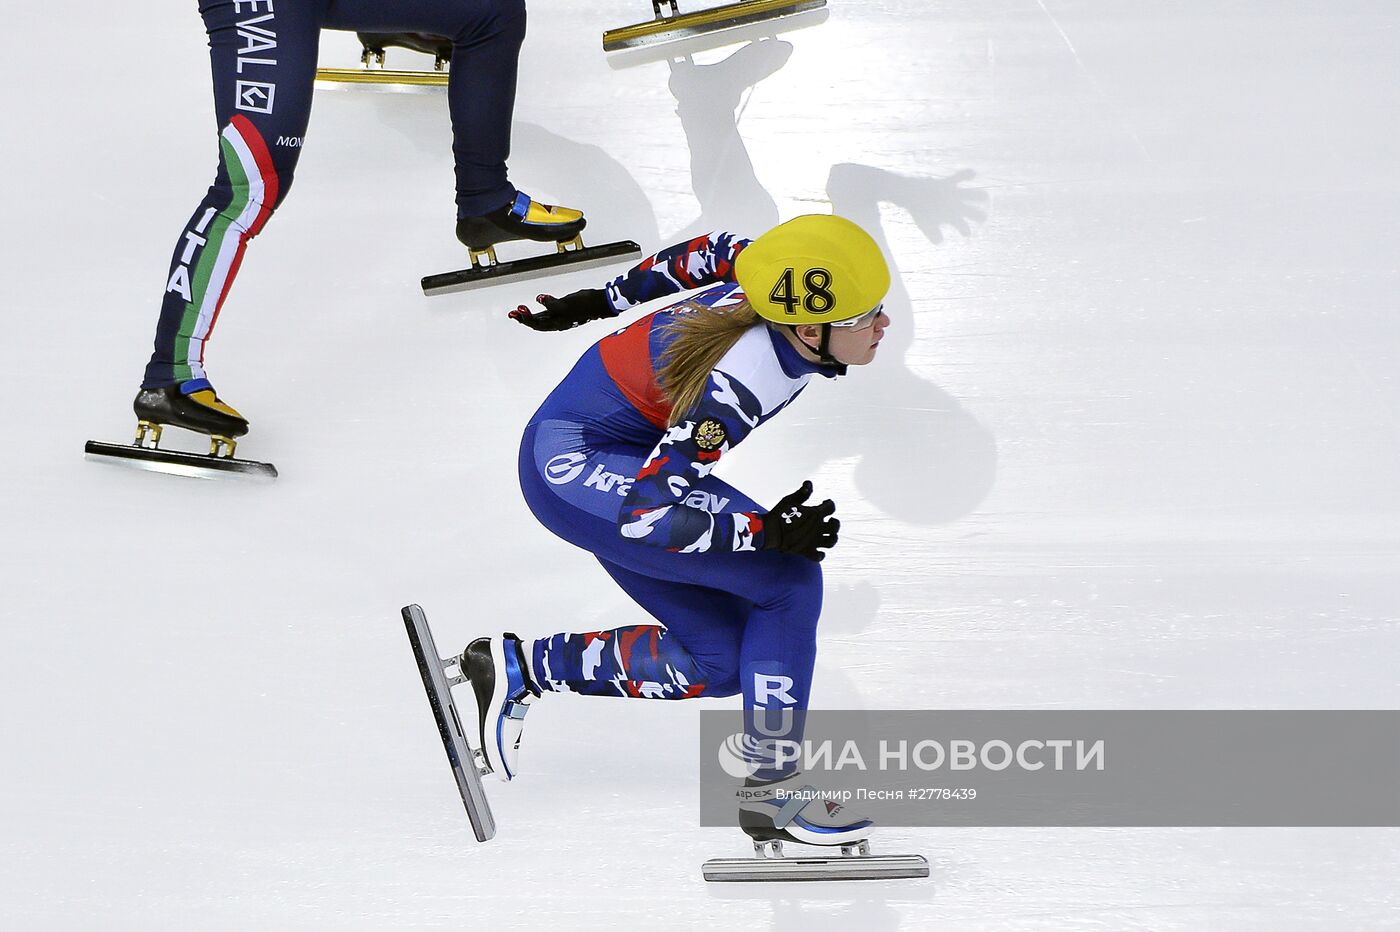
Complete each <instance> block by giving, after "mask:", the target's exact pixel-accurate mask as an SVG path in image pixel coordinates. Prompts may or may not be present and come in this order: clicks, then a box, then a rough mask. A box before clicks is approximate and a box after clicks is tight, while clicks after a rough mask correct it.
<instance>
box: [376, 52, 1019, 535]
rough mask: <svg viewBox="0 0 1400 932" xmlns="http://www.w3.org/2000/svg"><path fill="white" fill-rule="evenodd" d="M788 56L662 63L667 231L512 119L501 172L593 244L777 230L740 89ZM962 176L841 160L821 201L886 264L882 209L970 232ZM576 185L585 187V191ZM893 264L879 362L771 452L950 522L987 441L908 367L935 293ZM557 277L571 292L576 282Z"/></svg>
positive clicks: (977, 493) (931, 228) (418, 125)
mask: <svg viewBox="0 0 1400 932" xmlns="http://www.w3.org/2000/svg"><path fill="white" fill-rule="evenodd" d="M792 52H793V46H792V44H791V43H789V42H786V41H783V40H780V39H777V38H762V39H759V40H757V41H753V42H750V43H748V44H746V45H743V46H741V47H739V48H738V49H736V50H734V51H733V52H731V53H730V54H729V55H727V56H726V57H724V58H723V59H720V60H719V61H716V62H713V63H710V64H696V63H695V62H694V61H693V60H691V59H689V58H684V59H678V60H671V61H669V62H668V63H667V67H668V68H669V70H670V80H669V83H668V87H669V89H670V91H671V94H672V96H673V97H674V98H675V102H676V114H677V115H678V117H679V119H680V122H681V129H682V131H683V133H684V135H685V138H686V142H687V145H688V147H689V152H690V167H691V184H692V188H693V190H694V193H695V197H696V200H697V201H698V203H699V206H700V213H699V216H698V217H697V219H696V220H695V221H693V222H692V223H690V224H687V225H686V226H685V227H684V228H682V229H681V230H679V231H677V232H675V233H673V234H670V235H666V236H662V235H660V231H659V224H658V222H657V216H656V211H655V210H654V208H653V207H652V205H651V203H650V201H649V200H648V198H647V196H646V192H644V191H643V190H642V188H641V186H640V185H638V184H637V182H636V180H635V179H634V178H633V177H632V175H631V173H630V172H628V171H627V169H626V168H625V167H623V165H622V164H621V163H620V162H619V161H618V160H617V159H615V158H614V157H613V156H612V155H610V154H609V153H608V152H607V151H605V150H604V149H602V148H600V147H598V146H593V145H586V144H582V143H578V142H574V141H572V140H569V139H567V138H565V137H563V136H560V135H559V134H557V133H554V132H551V131H549V130H547V129H545V128H543V127H541V126H537V125H534V124H530V123H517V124H516V125H515V129H514V136H513V144H512V156H511V163H510V164H511V177H512V179H514V180H515V181H516V182H517V183H518V184H520V185H521V186H522V187H523V188H524V189H525V190H527V191H530V192H531V193H537V194H538V195H539V196H540V197H541V198H542V199H547V198H548V197H558V198H560V199H562V200H563V201H564V202H566V203H571V204H575V205H577V206H580V207H582V208H583V209H584V210H585V212H586V213H587V214H588V216H589V229H588V233H589V240H590V241H593V242H602V241H606V240H610V239H619V238H632V239H636V240H638V242H640V243H641V244H642V247H643V249H646V250H649V249H653V248H658V247H661V246H665V245H669V244H670V243H672V242H677V241H680V240H682V239H687V238H689V237H690V236H692V235H694V234H695V233H697V232H702V231H709V230H714V229H728V230H733V231H735V232H738V233H740V234H744V235H757V234H758V233H761V232H763V231H764V230H767V229H769V228H770V227H772V226H773V225H774V224H776V223H777V221H778V220H779V211H778V208H777V205H776V203H775V201H774V199H773V197H772V195H770V194H769V193H768V191H767V189H766V188H765V187H764V185H763V184H762V183H761V181H760V180H759V179H758V177H757V173H756V171H755V167H754V165H753V162H752V160H751V159H750V157H749V153H748V148H747V145H746V144H745V141H744V138H743V135H742V133H741V132H740V130H739V118H740V116H741V115H742V112H743V106H744V104H745V100H746V94H748V93H749V92H751V90H752V88H753V87H754V86H755V85H756V84H758V83H759V82H761V81H763V80H765V79H768V78H770V77H772V76H773V75H774V74H776V73H777V72H778V71H780V70H781V69H782V68H783V66H784V65H785V64H786V63H787V62H788V60H789V59H790V57H791V55H792ZM375 97H376V99H375V100H374V103H373V106H374V107H375V109H376V111H377V115H378V118H379V120H380V121H381V122H382V123H383V124H385V125H387V126H389V127H392V128H394V129H397V130H399V131H400V132H403V133H404V134H405V135H406V136H408V137H410V138H412V139H413V140H415V144H416V145H417V146H418V147H419V148H421V149H423V150H426V151H439V150H441V149H446V147H447V141H448V140H447V138H446V136H445V134H443V133H441V132H437V131H434V132H426V131H425V121H431V123H432V124H434V125H437V128H438V129H439V130H441V129H445V127H444V126H441V125H438V124H442V123H445V116H446V113H445V101H444V100H441V99H439V98H433V97H416V96H404V95H375ZM972 177H973V174H972V172H971V171H969V170H964V171H961V172H958V173H956V174H952V175H949V176H946V177H919V176H907V175H899V174H896V173H894V172H890V171H886V170H884V169H880V168H875V167H872V166H867V165H859V164H852V163H842V164H838V165H835V166H833V167H832V168H831V169H830V174H829V177H828V181H827V193H828V196H829V197H830V199H831V204H832V209H833V210H834V212H835V213H837V214H840V215H842V216H845V217H848V218H850V219H852V220H854V221H856V222H857V223H859V224H861V226H863V227H864V228H865V229H867V230H869V231H870V232H871V233H872V235H874V236H875V237H876V239H877V241H878V242H879V243H880V245H881V248H882V249H884V251H885V254H886V255H887V256H889V257H891V259H893V256H892V253H891V251H890V249H889V244H888V238H887V236H886V234H885V231H884V221H883V219H882V217H881V214H880V205H881V204H890V205H892V206H894V207H895V208H897V209H899V210H902V211H905V212H906V213H907V214H908V216H909V217H910V218H911V219H912V220H913V222H914V224H915V225H916V226H917V227H918V229H919V230H920V231H921V232H922V234H923V236H924V238H925V239H926V240H927V241H928V242H929V243H930V244H933V245H938V244H940V243H942V242H943V240H944V237H945V235H946V234H947V232H948V231H956V232H958V233H960V234H961V235H963V236H969V235H971V234H972V232H973V229H974V225H975V224H976V223H978V222H980V221H981V220H982V219H984V217H985V212H984V209H983V207H984V204H985V200H986V194H985V192H984V191H981V190H979V189H977V188H974V187H970V186H969V185H968V182H969V181H970V180H971V179H972ZM580 178H586V179H588V184H587V185H586V186H583V188H582V189H581V188H580V186H579V184H578V180H579V179H580ZM891 266H892V271H893V273H894V274H893V281H892V286H891V289H890V293H889V295H888V297H887V298H886V301H885V307H886V310H887V312H888V313H889V315H890V318H891V326H890V329H889V331H888V334H887V336H886V337H885V341H884V343H883V344H882V345H881V350H880V352H881V358H880V359H879V360H878V361H877V362H876V363H875V364H874V365H872V366H870V367H869V369H868V370H866V371H863V372H858V373H854V374H853V377H850V378H849V379H848V381H847V382H846V383H845V384H842V385H840V386H839V387H837V388H836V390H832V391H825V392H822V393H821V397H822V401H823V409H822V411H821V412H820V413H819V418H818V415H816V414H811V415H808V418H809V419H813V420H818V419H819V421H820V426H821V429H820V430H800V431H789V432H787V433H786V434H785V435H784V436H783V438H782V440H781V441H780V445H781V446H782V447H783V449H784V452H785V453H790V455H791V465H792V468H793V470H794V471H795V472H803V473H804V474H809V475H810V474H811V473H812V472H813V471H814V470H816V469H817V468H818V467H820V466H821V465H822V464H823V463H825V462H828V461H831V460H835V459H845V458H851V457H855V458H857V465H856V467H855V482H856V485H857V487H858V488H859V489H860V491H861V493H862V495H863V496H865V498H866V499H867V500H868V501H870V502H871V503H873V504H874V505H875V506H876V507H877V508H879V509H880V510H881V511H882V512H884V513H885V514H888V515H890V516H891V517H894V518H897V519H899V520H902V521H906V522H909V523H912V524H921V525H932V524H942V523H948V522H951V521H954V520H957V519H958V518H960V517H962V516H964V515H966V514H968V513H969V512H971V511H972V510H973V509H974V508H976V507H977V505H978V504H979V503H980V502H981V501H982V499H983V498H984V497H985V496H986V494H987V492H988V491H989V490H990V488H991V486H992V483H993V481H994V479H995V474H996V462H997V456H996V443H995V440H994V439H993V437H992V435H991V432H990V431H989V430H988V429H987V428H986V427H985V426H984V425H983V424H981V423H980V422H979V421H978V420H977V419H976V418H975V417H974V416H973V415H972V414H971V413H970V412H968V411H967V410H966V409H965V408H964V407H963V406H962V405H961V404H960V403H959V402H958V401H957V400H956V399H955V398H953V397H952V396H951V395H949V394H948V393H947V392H945V391H943V390H942V389H941V388H939V387H938V386H937V385H935V384H934V383H932V382H930V381H928V380H926V379H924V378H923V377H921V376H920V375H919V374H918V373H917V372H915V371H914V370H913V369H912V368H911V360H910V358H909V357H910V351H911V349H912V348H913V347H914V345H915V339H914V338H915V329H916V327H919V328H921V329H924V330H925V333H926V334H927V330H928V329H931V328H930V327H929V325H930V324H931V323H933V321H934V320H935V319H936V318H935V317H934V315H933V314H932V313H931V312H930V309H929V308H927V307H920V306H919V305H921V304H923V303H924V302H925V301H928V300H931V299H934V298H936V297H937V296H933V295H919V296H917V298H918V300H911V296H910V294H909V292H908V289H907V288H906V287H905V284H904V281H903V277H902V275H901V274H900V271H899V269H898V267H897V266H895V264H894V263H893V261H892V263H891ZM567 281H568V282H569V283H572V281H573V278H572V277H571V278H569V279H567ZM532 293H533V292H530V291H529V290H528V289H527V290H526V291H524V292H521V293H520V294H516V293H515V292H512V291H510V289H508V288H500V289H487V290H484V291H482V292H481V293H480V296H479V297H478V296H468V298H469V299H470V302H471V303H472V304H473V305H478V304H479V303H481V302H483V301H488V302H492V303H493V304H499V305H500V306H501V308H502V311H503V312H504V310H506V309H507V308H508V306H513V302H515V301H516V300H523V299H524V297H526V296H528V295H529V294H532ZM936 306H937V305H935V307H936ZM929 338H930V337H929V336H927V335H926V336H925V339H929ZM541 339H549V336H548V335H545V336H542V337H541ZM800 412H801V409H800V407H799V408H798V409H796V411H795V414H796V415H797V416H799V417H801V416H802V414H801V413H800ZM893 438H898V442H897V443H895V442H892V441H893Z"/></svg>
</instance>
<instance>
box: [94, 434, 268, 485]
mask: <svg viewBox="0 0 1400 932" xmlns="http://www.w3.org/2000/svg"><path fill="white" fill-rule="evenodd" d="M83 455H84V457H85V458H86V459H89V460H92V461H93V462H95V463H111V464H113V465H116V466H129V467H131V468H133V469H145V470H148V471H150V472H163V473H168V474H170V475H172V476H187V477H189V478H192V479H251V480H254V481H259V482H271V481H272V480H273V479H276V478H277V467H276V466H273V465H272V464H271V463H259V462H257V461H256V460H240V459H234V458H233V457H231V456H210V455H209V454H207V453H185V452H183V451H180V450H163V449H159V448H152V447H138V446H136V445H135V444H130V443H101V442H99V441H96V440H89V441H88V442H87V444H86V445H85V446H84V447H83Z"/></svg>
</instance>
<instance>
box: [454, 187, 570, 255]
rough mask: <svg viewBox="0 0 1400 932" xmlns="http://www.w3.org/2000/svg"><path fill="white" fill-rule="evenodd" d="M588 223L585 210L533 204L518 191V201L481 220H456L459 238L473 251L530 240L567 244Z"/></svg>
mask: <svg viewBox="0 0 1400 932" xmlns="http://www.w3.org/2000/svg"><path fill="white" fill-rule="evenodd" d="M587 225H588V221H587V220H585V219H584V217H583V211H580V210H574V209H573V208H572V207H553V206H551V205H549V204H541V203H539V202H538V201H532V200H531V199H530V196H529V195H528V194H525V193H524V192H517V193H516V195H515V200H513V201H511V202H510V203H509V204H507V205H505V206H504V207H501V208H498V209H497V210H493V211H491V212H490V213H489V214H486V215H484V216H481V217H466V218H464V219H462V220H458V221H457V239H458V240H459V241H460V242H461V243H462V245H463V246H466V247H467V248H468V249H470V250H472V251H473V252H484V251H485V250H487V249H490V248H491V247H492V246H495V245H496V244H498V243H508V242H511V241H512V240H519V239H528V240H534V241H535V242H537V243H566V242H568V241H569V240H572V239H575V238H576V237H577V236H578V235H579V234H580V233H582V232H583V228H584V227H585V226H587Z"/></svg>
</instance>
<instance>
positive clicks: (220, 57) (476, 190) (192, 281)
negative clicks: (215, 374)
mask: <svg viewBox="0 0 1400 932" xmlns="http://www.w3.org/2000/svg"><path fill="white" fill-rule="evenodd" d="M199 12H200V15H202V16H203V17H204V26H205V29H206V30H207V31H208V33H209V59H210V63H211V65H212V68H213V75H214V113H215V116H216V118H217V120H218V130H219V165H218V171H217V173H216V175H215V178H214V184H213V185H212V186H211V187H210V188H209V191H208V193H207V194H205V196H204V200H203V201H201V202H200V204H199V206H198V207H197V208H196V209H195V212H194V214H193V216H191V218H190V221H189V223H188V224H187V225H186V227H185V230H184V231H183V232H182V233H181V235H180V239H179V241H178V242H177V243H176V244H175V254H174V256H173V257H172V259H171V263H170V274H169V277H168V278H167V281H166V288H165V295H164V298H163V301H162V305H161V312H160V321H159V323H158V324H157V327H156V339H155V350H154V352H153V353H152V355H151V360H150V363H149V364H148V365H147V366H146V376H145V380H144V381H143V383H142V387H143V388H162V387H164V386H167V385H173V384H175V383H177V382H185V381H188V380H191V379H203V378H204V377H205V375H204V367H203V361H204V343H205V340H207V339H208V337H209V334H210V332H211V331H212V330H213V327H214V323H215V321H216V320H217V318H218V313H219V309H220V307H221V306H222V305H223V302H224V298H225V297H226V296H227V294H228V289H229V286H230V285H231V284H232V282H233V279H234V277H235V276H236V275H237V273H238V266H239V264H240V263H241V261H242V259H243V250H244V248H245V247H246V246H247V243H248V240H250V239H252V238H253V237H254V236H256V235H257V233H258V231H259V230H261V229H262V227H263V225H264V224H265V223H266V222H267V221H268V219H269V218H270V217H271V215H272V212H273V211H274V210H275V209H276V208H277V206H278V205H279V204H281V203H282V200H283V199H284V198H285V197H286V196H287V191H288V189H289V188H290V187H291V184H292V177H293V174H294V173H295V170H296V163H297V156H298V155H300V153H301V147H302V144H303V142H304V141H305V134H306V126H307V122H308V119H309V118H310V115H311V96H312V87H313V85H314V83H315V76H316V54H317V49H318V45H319V41H320V34H321V30H322V29H347V30H355V31H358V32H422V33H429V34H431V35H439V36H445V37H447V38H449V39H451V40H452V63H451V69H450V75H449V80H448V86H447V104H448V110H449V112H450V113H451V117H452V154H453V158H454V159H455V161H456V167H457V217H458V218H459V219H460V218H462V217H468V216H479V215H481V214H485V213H488V212H489V211H492V210H495V209H497V208H499V207H503V206H505V205H506V204H507V203H509V202H510V200H511V199H512V198H513V197H514V196H515V188H514V187H512V186H511V183H510V181H509V180H508V179H507V177H506V158H507V157H508V156H509V154H510V126H511V115H512V113H513V112H514V109H515V76H516V62H517V59H518V58H519V54H520V44H521V42H522V41H523V40H524V38H525V0H203V2H201V3H200V6H199Z"/></svg>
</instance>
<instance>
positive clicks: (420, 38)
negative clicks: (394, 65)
mask: <svg viewBox="0 0 1400 932" xmlns="http://www.w3.org/2000/svg"><path fill="white" fill-rule="evenodd" d="M358 36H359V40H360V46H361V53H360V64H361V65H362V66H363V67H360V68H317V69H316V80H317V81H318V82H321V83H323V84H331V85H335V84H341V85H344V84H361V85H364V84H369V85H379V86H381V87H382V89H384V90H414V89H424V88H435V87H446V86H447V77H448V73H447V67H448V61H449V60H450V59H451V58H452V42H451V41H450V40H448V39H445V38H443V37H442V36H432V35H427V34H426V33H417V32H402V33H369V32H362V33H359V34H358ZM390 48H403V49H408V50H410V51H413V52H422V53H424V54H427V55H431V56H433V70H431V71H426V70H395V69H390V68H385V67H384V56H385V53H386V51H387V50H388V49H390Z"/></svg>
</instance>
